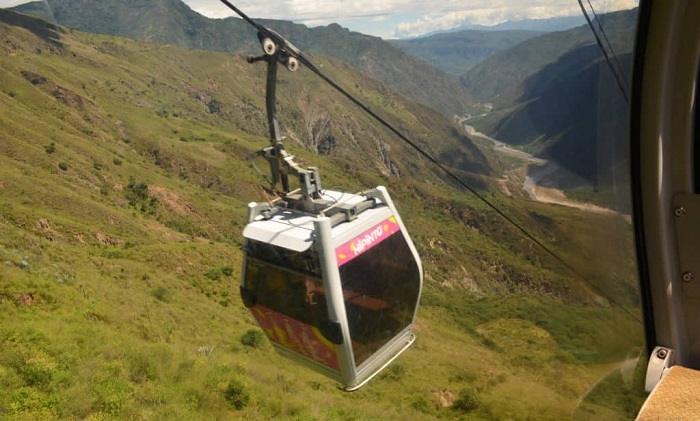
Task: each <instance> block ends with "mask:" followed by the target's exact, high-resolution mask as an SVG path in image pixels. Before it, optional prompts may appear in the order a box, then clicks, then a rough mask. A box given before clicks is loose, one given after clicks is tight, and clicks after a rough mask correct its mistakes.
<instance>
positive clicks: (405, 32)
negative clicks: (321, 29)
mask: <svg viewBox="0 0 700 421" xmlns="http://www.w3.org/2000/svg"><path fill="white" fill-rule="evenodd" d="M183 1H184V2H185V3H186V4H187V5H189V6H190V7H191V8H192V9H193V10H195V11H197V12H199V13H201V14H203V15H205V16H208V17H213V18H224V17H228V16H232V15H233V13H232V12H231V10H229V9H228V7H226V6H225V5H224V4H223V3H221V2H220V1H219V0H183ZM26 2H27V1H26V0H0V7H11V6H15V5H17V4H20V3H26ZM232 2H233V3H234V4H235V5H236V7H238V8H239V9H241V10H242V11H243V12H245V13H246V14H247V15H248V16H250V17H253V18H259V17H265V18H271V19H284V20H291V21H294V22H298V23H304V24H307V25H310V26H314V25H327V24H329V23H333V22H336V23H339V24H341V25H343V26H347V27H349V28H350V29H353V30H359V31H361V32H364V33H367V34H370V35H379V36H384V37H388V36H389V37H390V36H401V37H407V36H418V35H422V34H426V33H428V32H433V31H437V30H447V29H452V28H456V27H459V26H463V25H469V24H479V25H495V24H498V23H501V22H504V21H506V20H522V19H537V18H548V17H554V16H574V15H578V14H579V13H580V10H579V6H578V3H577V2H576V1H575V0H530V1H523V0H469V1H464V0H442V1H440V2H435V1H425V0H420V1H419V0H382V1H379V0H357V1H349V0H323V1H319V0H257V1H256V0H234V1H232ZM591 3H592V4H593V7H595V9H596V12H598V13H604V12H609V11H612V10H620V9H630V8H632V7H635V6H637V4H638V1H637V0H591ZM584 4H587V1H586V2H584ZM399 19H401V20H399Z"/></svg>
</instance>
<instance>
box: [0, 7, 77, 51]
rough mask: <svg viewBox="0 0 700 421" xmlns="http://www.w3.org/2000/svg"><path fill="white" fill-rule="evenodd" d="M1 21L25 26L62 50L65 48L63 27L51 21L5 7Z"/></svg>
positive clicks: (1, 14) (0, 11)
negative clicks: (62, 40)
mask: <svg viewBox="0 0 700 421" xmlns="http://www.w3.org/2000/svg"><path fill="white" fill-rule="evenodd" d="M0 22H1V23H4V24H7V25H12V26H18V27H21V28H24V29H26V30H28V31H30V32H32V33H33V34H34V35H36V36H38V37H39V38H41V39H43V40H44V41H46V42H47V43H49V44H51V45H53V46H54V47H56V48H58V49H60V50H63V49H64V48H65V46H64V45H63V43H62V42H61V33H63V29H61V28H60V27H58V26H57V25H55V24H53V23H51V22H47V21H45V20H42V19H39V18H35V17H32V16H27V15H23V14H20V13H15V12H11V11H9V10H5V9H0Z"/></svg>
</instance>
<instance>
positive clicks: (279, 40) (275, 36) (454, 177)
mask: <svg viewBox="0 0 700 421" xmlns="http://www.w3.org/2000/svg"><path fill="white" fill-rule="evenodd" d="M220 1H221V2H222V3H224V4H225V5H226V6H228V7H229V8H230V9H231V10H233V11H234V12H235V13H236V14H237V15H238V16H240V17H241V18H242V19H243V20H244V21H246V22H247V23H249V24H250V25H252V26H253V27H254V28H255V29H257V30H258V31H259V32H260V33H262V34H264V36H265V37H268V38H270V39H271V40H273V41H274V42H275V43H277V44H278V45H280V46H283V47H284V48H285V49H286V50H287V52H288V53H289V54H290V55H292V56H293V57H295V58H296V59H297V60H298V61H299V62H300V63H302V64H303V65H304V66H306V67H307V68H308V69H309V70H311V71H312V72H313V73H315V74H316V75H317V76H318V77H320V78H321V79H323V80H324V81H325V82H326V83H328V84H329V85H331V86H332V87H333V88H334V89H335V90H336V91H338V92H339V93H341V94H342V95H343V96H345V97H346V98H347V99H349V100H350V101H351V102H352V103H354V104H355V105H357V106H358V107H360V108H361V109H362V110H364V111H365V112H366V113H367V114H369V115H370V116H372V117H373V118H374V119H375V120H377V121H378V122H379V123H381V124H382V125H383V126H384V127H385V128H386V129H388V130H389V131H391V132H392V133H394V134H395V135H396V136H398V137H399V138H400V139H401V140H403V141H404V142H406V143H407V144H408V145H410V146H411V147H412V148H413V149H414V150H416V151H417V152H418V153H419V154H420V155H422V156H423V157H424V158H426V159H427V160H428V161H430V162H431V163H432V164H434V165H435V166H437V167H438V168H439V169H440V170H442V171H443V172H444V173H445V174H447V175H448V176H449V177H450V178H451V179H452V180H454V181H455V182H457V183H458V184H459V185H460V186H462V187H464V188H465V189H466V190H468V191H469V192H471V193H472V194H473V195H474V196H476V198H477V199H479V200H480V201H481V202H483V203H484V204H485V205H486V206H488V207H489V208H491V209H492V210H493V211H494V212H496V213H497V214H498V215H500V216H501V217H502V218H503V219H505V220H506V221H508V222H509V223H510V224H511V225H513V226H514V227H515V228H517V229H518V230H519V231H520V232H521V233H522V234H523V235H524V236H525V237H526V238H528V239H529V240H530V241H532V242H533V243H535V244H536V245H538V246H539V247H540V248H541V249H542V250H544V251H545V252H546V253H547V254H549V255H550V256H552V257H553V258H554V259H555V260H557V261H558V262H559V263H561V264H562V265H564V267H566V268H567V269H569V270H570V271H571V272H572V273H573V274H574V275H576V276H577V277H578V278H580V279H581V280H583V281H584V282H585V283H586V284H587V285H588V286H590V287H591V288H592V289H593V290H595V291H596V293H598V294H600V295H601V296H603V297H605V298H606V299H608V300H609V301H610V302H612V303H613V304H615V305H616V306H617V307H619V308H620V309H622V310H623V311H624V312H625V313H626V314H627V315H628V316H629V317H631V318H632V319H633V320H635V321H637V322H640V323H641V320H640V319H639V317H638V316H637V315H635V314H634V313H632V312H631V311H630V310H629V309H627V308H626V307H624V306H623V305H621V304H619V303H617V302H616V301H615V299H614V298H612V297H608V296H606V294H604V293H603V292H602V291H601V290H600V289H599V288H598V287H596V286H595V285H593V283H592V282H590V281H589V280H588V279H587V278H586V277H585V276H583V274H581V273H580V272H579V271H578V270H576V269H575V268H574V267H573V266H571V265H570V264H569V263H568V262H566V261H565V260H564V259H563V258H562V257H561V256H559V255H558V254H557V253H555V252H554V250H552V249H551V248H549V247H548V246H547V245H546V244H544V243H543V242H542V241H540V240H539V239H538V238H537V237H535V236H534V235H533V234H531V233H530V232H529V231H528V230H527V229H525V228H524V227H522V226H521V225H520V224H518V222H517V221H515V220H514V219H513V218H511V217H510V216H508V215H507V214H506V213H505V212H503V211H502V210H501V209H499V208H498V207H497V206H496V205H494V204H493V203H491V202H490V201H489V200H488V199H487V198H486V197H484V196H483V195H482V194H481V193H479V192H478V191H477V190H476V189H475V188H474V187H472V186H470V185H469V184H467V183H466V182H465V181H463V180H462V179H461V178H460V177H458V176H457V175H456V174H455V173H453V172H452V171H450V170H449V169H448V168H447V167H445V166H444V165H442V164H441V163H440V162H439V161H438V160H437V159H436V158H434V157H433V156H432V155H430V154H429V153H428V152H426V151H424V150H423V149H422V148H421V147H420V146H418V145H417V144H416V143H415V142H413V141H412V140H410V139H409V138H408V137H406V136H405V135H404V134H403V133H401V132H400V131H399V130H398V129H396V128H395V127H394V126H392V125H391V124H390V123H389V122H387V121H386V120H385V119H383V118H382V117H380V116H379V115H378V114H376V113H375V112H374V111H372V110H371V109H370V108H369V107H368V106H367V105H365V104H363V103H362V102H361V101H360V100H359V99H357V98H355V97H354V96H353V95H352V94H351V93H350V92H348V91H346V90H345V89H343V88H342V87H341V86H340V85H338V84H337V83H335V82H334V81H333V80H331V79H330V78H329V77H328V76H326V75H325V74H323V73H322V72H321V71H320V70H319V69H318V68H317V67H316V66H315V65H314V64H313V63H312V62H311V61H309V59H307V58H306V57H305V56H304V55H303V54H302V53H301V51H300V50H299V49H298V48H297V47H295V46H294V45H292V44H291V43H289V42H288V41H287V40H286V39H284V38H283V37H282V36H280V35H279V34H277V33H276V32H274V31H272V30H270V29H268V28H266V27H264V26H262V25H260V24H259V23H257V22H255V21H254V20H253V19H251V18H250V17H248V16H247V15H246V14H245V13H243V12H242V11H241V10H240V9H238V8H237V7H236V6H234V5H233V4H231V2H229V1H228V0H220ZM579 2H580V0H579ZM625 99H627V96H626V95H625Z"/></svg>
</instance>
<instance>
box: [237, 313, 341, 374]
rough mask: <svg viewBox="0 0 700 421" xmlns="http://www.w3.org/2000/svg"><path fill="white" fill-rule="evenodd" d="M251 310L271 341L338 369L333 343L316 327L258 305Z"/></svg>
mask: <svg viewBox="0 0 700 421" xmlns="http://www.w3.org/2000/svg"><path fill="white" fill-rule="evenodd" d="M251 310H252V311H253V316H255V319H256V320H257V321H258V323H259V324H260V327H261V328H262V329H263V330H264V331H265V333H266V334H267V337H268V338H270V340H271V341H273V342H276V343H278V344H280V345H282V346H283V347H285V348H288V349H291V350H292V351H295V352H297V353H299V354H301V355H303V356H305V357H308V358H311V359H312V360H314V361H316V362H319V363H321V364H323V365H326V366H328V367H331V368H335V369H336V370H340V364H338V353H337V351H336V349H335V345H333V344H332V343H330V342H329V341H328V340H327V339H326V338H325V337H323V334H322V333H321V331H319V330H318V329H317V328H315V327H313V326H311V325H308V324H306V323H302V322H300V321H299V320H296V319H292V318H291V317H288V316H285V315H284V314H282V313H278V312H276V311H274V310H270V309H269V308H266V307H263V306H260V305H255V306H253V307H252V309H251Z"/></svg>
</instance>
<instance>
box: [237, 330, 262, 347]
mask: <svg viewBox="0 0 700 421" xmlns="http://www.w3.org/2000/svg"><path fill="white" fill-rule="evenodd" d="M241 343H242V344H243V345H245V346H248V347H251V348H256V349H257V348H262V347H263V345H264V344H265V335H264V334H263V333H262V331H260V330H258V329H248V331H247V332H246V333H244V334H243V336H241Z"/></svg>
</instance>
